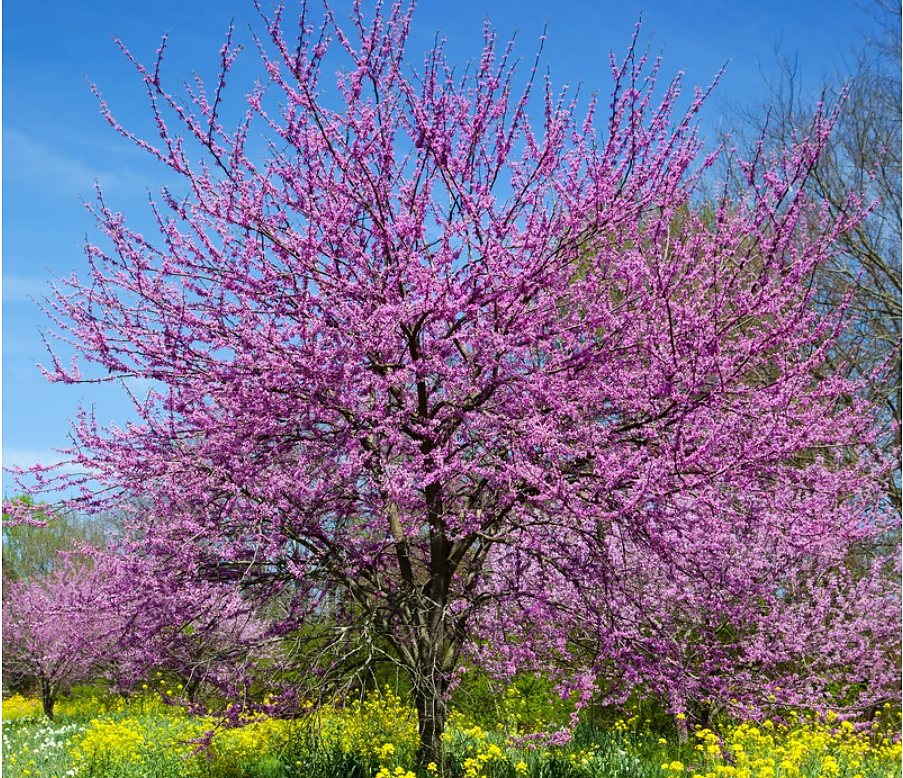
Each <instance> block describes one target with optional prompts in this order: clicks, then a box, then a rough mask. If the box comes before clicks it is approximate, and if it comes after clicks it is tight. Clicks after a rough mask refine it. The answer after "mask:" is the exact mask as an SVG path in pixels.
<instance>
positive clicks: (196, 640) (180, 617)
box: [103, 548, 271, 703]
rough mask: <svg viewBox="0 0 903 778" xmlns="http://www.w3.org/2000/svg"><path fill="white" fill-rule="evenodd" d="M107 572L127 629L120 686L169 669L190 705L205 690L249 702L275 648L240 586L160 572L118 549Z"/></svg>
mask: <svg viewBox="0 0 903 778" xmlns="http://www.w3.org/2000/svg"><path fill="white" fill-rule="evenodd" d="M103 564H104V565H105V568H106V574H107V577H108V579H109V580H111V581H115V582H116V584H115V586H114V587H113V588H114V589H115V591H116V592H117V596H116V598H115V600H114V602H113V603H112V607H113V608H115V610H116V612H117V614H118V615H117V617H116V618H117V620H118V621H119V622H120V623H121V624H122V625H123V627H122V631H121V635H120V637H119V652H120V659H119V661H118V662H117V668H116V669H117V682H118V683H119V684H120V685H121V686H123V687H125V688H128V687H130V686H132V685H134V684H136V683H140V682H141V681H142V680H143V679H145V678H147V677H148V676H149V675H150V674H151V673H152V671H154V670H158V671H159V670H163V669H165V670H166V671H168V672H169V673H174V674H176V675H177V676H178V677H179V678H181V679H182V680H183V681H184V685H180V691H182V694H181V695H179V697H180V698H181V699H183V700H185V701H187V702H189V703H195V702H196V701H197V699H198V696H199V694H200V693H201V691H202V690H203V689H204V688H205V687H212V688H214V689H216V690H217V691H218V692H219V693H221V694H224V695H225V696H227V697H230V696H236V695H237V696H240V697H243V696H245V694H244V692H245V691H246V690H247V687H248V686H249V685H250V684H251V683H252V682H253V680H254V678H255V673H254V670H253V667H254V665H255V663H256V662H257V661H258V660H259V659H260V658H261V656H262V655H263V653H264V652H265V651H266V647H267V646H268V644H269V643H270V642H271V641H270V640H269V639H268V638H269V635H268V634H267V624H266V622H265V621H263V620H262V619H260V618H259V617H258V615H257V613H256V609H255V608H254V603H253V602H252V601H251V600H249V599H247V598H245V597H242V596H241V592H240V591H239V589H238V588H237V587H236V586H234V585H230V584H229V583H215V582H211V581H206V580H203V579H201V578H198V577H196V576H191V575H189V573H188V571H186V570H183V569H180V568H179V567H178V566H166V565H160V564H156V563H155V561H154V560H150V559H148V558H147V557H144V556H142V555H141V554H140V553H137V551H136V550H135V549H134V548H131V549H129V548H119V549H117V553H116V555H115V556H114V555H109V556H107V557H106V558H105V559H104V561H103Z"/></svg>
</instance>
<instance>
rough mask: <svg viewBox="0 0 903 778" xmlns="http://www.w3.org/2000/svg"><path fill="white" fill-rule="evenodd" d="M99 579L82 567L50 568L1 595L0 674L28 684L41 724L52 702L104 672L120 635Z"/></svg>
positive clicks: (50, 715)
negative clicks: (32, 685) (36, 692)
mask: <svg viewBox="0 0 903 778" xmlns="http://www.w3.org/2000/svg"><path fill="white" fill-rule="evenodd" d="M120 626H121V625H120V623H119V622H118V620H117V619H116V618H115V614H114V612H113V610H112V609H111V608H110V592H109V590H107V589H106V588H105V586H104V580H103V576H102V575H101V574H100V573H99V572H97V571H94V570H90V569H88V568H87V567H85V566H84V565H82V564H75V563H71V562H68V561H63V562H62V563H59V564H55V565H54V567H53V569H52V570H51V571H50V572H49V573H47V574H46V575H44V576H41V577H36V578H30V579H22V580H19V581H15V582H11V583H7V584H5V585H4V590H3V673H4V676H5V677H6V678H10V677H12V678H13V679H15V678H16V677H22V676H24V677H26V678H30V679H33V680H34V681H35V682H36V683H37V684H38V686H39V688H40V694H41V703H42V705H43V709H44V714H45V715H46V716H47V718H50V719H52V718H53V708H54V705H55V704H56V699H57V696H58V695H59V693H60V692H61V691H65V690H66V689H68V688H70V687H71V686H72V685H73V684H77V683H80V682H83V681H87V680H93V679H94V678H97V677H98V676H100V675H103V674H104V672H105V671H106V670H107V669H108V668H109V666H110V664H111V662H112V661H113V657H114V655H115V652H114V647H115V646H116V644H117V641H118V639H119V635H120Z"/></svg>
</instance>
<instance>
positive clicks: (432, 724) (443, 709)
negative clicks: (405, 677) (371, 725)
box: [414, 673, 448, 775]
mask: <svg viewBox="0 0 903 778" xmlns="http://www.w3.org/2000/svg"><path fill="white" fill-rule="evenodd" d="M437 676H438V677H437ZM447 686H448V684H447V682H446V680H445V678H443V677H442V676H441V675H440V674H439V673H436V674H435V675H434V676H433V677H426V678H423V677H421V678H418V679H415V681H414V704H415V706H416V707H417V729H418V731H419V733H420V745H419V747H418V749H417V766H418V767H419V768H420V769H421V770H426V768H427V765H429V764H430V763H431V762H432V763H433V764H435V765H436V767H437V768H438V770H439V774H440V775H445V773H446V772H447V770H446V764H445V745H444V743H443V742H442V733H443V732H445V724H446V721H447V720H448V698H447V696H446V689H447Z"/></svg>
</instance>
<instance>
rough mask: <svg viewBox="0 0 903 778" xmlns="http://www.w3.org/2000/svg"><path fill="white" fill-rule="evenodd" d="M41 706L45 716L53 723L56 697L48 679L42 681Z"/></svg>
mask: <svg viewBox="0 0 903 778" xmlns="http://www.w3.org/2000/svg"><path fill="white" fill-rule="evenodd" d="M41 705H42V706H43V708H44V715H45V716H46V717H47V718H48V719H50V720H51V721H52V720H53V706H54V705H56V695H55V694H54V693H53V686H52V684H51V683H50V681H48V680H47V679H46V678H42V679H41Z"/></svg>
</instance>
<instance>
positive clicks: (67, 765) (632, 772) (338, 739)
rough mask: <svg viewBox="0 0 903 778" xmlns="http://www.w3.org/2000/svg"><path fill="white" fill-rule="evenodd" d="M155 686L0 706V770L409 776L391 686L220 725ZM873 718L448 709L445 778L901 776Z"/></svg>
mask: <svg viewBox="0 0 903 778" xmlns="http://www.w3.org/2000/svg"><path fill="white" fill-rule="evenodd" d="M161 683H162V682H161ZM160 691H161V692H163V694H162V695H155V694H153V693H152V691H151V690H148V691H147V692H145V693H144V694H143V695H141V696H132V697H130V698H128V699H125V698H123V697H119V696H115V695H108V694H98V693H82V694H77V695H74V696H73V697H71V698H69V699H63V700H61V701H60V702H59V703H58V705H57V715H56V717H55V720H54V721H53V722H50V721H47V720H46V719H45V718H44V717H43V716H42V715H41V711H40V705H39V704H38V702H37V701H36V700H29V699H25V698H22V697H18V696H15V697H11V698H10V699H8V700H4V701H3V771H2V774H3V776H4V777H5V778H20V777H22V776H28V777H29V778H70V777H73V776H81V777H82V778H88V777H90V778H151V777H153V778H170V776H171V777H172V778H176V776H186V777H188V778H277V777H278V778H288V777H289V776H291V777H295V776H297V777H299V778H300V777H302V776H304V777H305V778H416V776H415V773H414V772H413V763H414V752H415V750H416V742H417V730H416V722H415V718H414V715H413V711H412V710H411V709H410V708H409V707H408V706H407V705H405V704H404V703H403V701H402V700H401V699H399V698H398V697H396V696H395V695H394V694H393V693H392V692H390V691H387V692H384V693H382V694H379V695H376V694H373V695H371V696H369V697H368V698H366V699H365V700H363V701H355V702H352V703H351V704H349V705H348V706H346V707H345V708H344V709H336V708H327V709H323V710H321V711H320V712H319V713H318V715H317V716H315V717H313V716H312V717H309V718H307V719H305V720H294V721H288V720H282V719H272V718H257V719H254V720H248V721H247V722H246V723H245V725H244V726H242V727H239V728H233V729H222V728H217V720H216V719H214V718H201V717H194V716H190V715H188V714H186V713H185V712H184V711H183V710H182V709H181V708H180V707H178V706H174V705H169V704H166V703H165V702H163V701H162V699H165V697H166V695H165V692H166V691H173V690H166V689H161V690H160ZM161 697H162V699H161ZM506 702H510V700H506ZM503 710H507V709H505V708H503ZM883 714H884V715H883V717H882V716H881V715H879V717H878V719H877V721H876V722H875V723H874V724H873V725H872V726H871V727H870V728H868V729H864V730H861V729H856V728H854V727H853V726H852V725H850V724H848V723H844V722H838V721H837V720H836V719H834V717H833V716H831V715H830V714H829V715H828V716H827V717H823V718H819V719H816V718H815V717H809V718H808V719H807V718H806V717H802V718H795V719H794V720H793V721H790V722H786V723H785V724H778V723H774V722H772V721H763V722H761V723H759V724H757V725H753V724H749V723H746V724H736V725H728V726H725V727H723V728H722V729H721V730H720V731H719V732H718V733H715V732H713V731H711V730H707V729H698V728H697V729H696V731H695V732H694V733H693V735H692V736H691V737H690V740H689V742H686V743H683V744H681V743H679V742H677V739H676V738H674V737H668V736H667V735H666V734H662V733H658V732H655V731H653V726H652V721H651V720H644V719H642V718H641V717H640V716H639V715H630V712H629V711H628V712H626V714H625V716H624V717H623V718H620V719H617V720H615V721H614V722H613V724H612V725H611V726H610V727H607V728H605V729H602V728H590V727H587V726H582V727H580V728H578V730H577V732H576V733H575V735H574V737H573V738H572V739H571V740H570V741H569V742H567V743H566V744H564V745H551V744H549V740H548V738H544V737H542V733H540V735H539V737H536V733H535V732H533V733H531V732H527V731H524V730H523V729H522V728H520V727H519V723H518V721H517V720H516V717H512V716H506V717H505V721H504V722H500V723H498V724H496V725H495V726H489V727H488V728H486V727H485V722H484V726H480V725H478V724H475V723H474V722H472V721H470V720H468V718H467V717H465V716H464V715H463V714H460V713H454V714H453V715H452V719H451V722H450V724H449V727H448V731H447V733H446V745H447V749H448V753H449V756H450V759H449V766H448V771H447V772H446V776H448V778H451V777H452V776H453V777H454V778H525V777H526V778H571V777H572V778H578V777H583V776H586V777H587V778H632V777H633V776H636V777H637V778H677V777H678V776H685V777H686V778H716V777H720V776H734V778H817V777H819V776H827V777H828V778H900V776H901V747H900V741H899V737H897V736H896V735H895V731H896V728H897V727H898V726H899V724H898V722H899V714H898V713H897V712H894V711H891V710H890V709H889V708H886V709H885V710H884V711H883ZM882 720H883V723H882ZM534 724H535V722H534ZM211 731H212V732H213V733H214V734H213V736H212V740H211V746H210V747H209V749H207V750H202V749H199V748H198V746H197V745H196V743H197V741H198V739H200V738H202V737H203V736H204V735H205V734H206V733H209V732H211ZM431 767H433V766H431ZM430 772H432V774H433V775H435V776H438V770H436V769H432V770H431V771H430Z"/></svg>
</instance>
